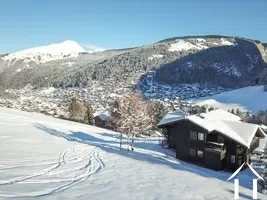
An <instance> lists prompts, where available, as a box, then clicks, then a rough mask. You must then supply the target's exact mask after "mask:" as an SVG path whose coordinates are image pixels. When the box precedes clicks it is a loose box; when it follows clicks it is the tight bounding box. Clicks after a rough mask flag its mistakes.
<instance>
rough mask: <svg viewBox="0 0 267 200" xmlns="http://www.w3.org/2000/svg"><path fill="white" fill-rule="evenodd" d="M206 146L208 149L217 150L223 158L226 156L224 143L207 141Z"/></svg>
mask: <svg viewBox="0 0 267 200" xmlns="http://www.w3.org/2000/svg"><path fill="white" fill-rule="evenodd" d="M205 148H206V150H210V151H213V152H217V153H218V154H220V158H221V160H222V159H223V158H224V157H225V154H226V148H225V145H224V144H223V143H217V142H212V141H207V142H206V146H205Z"/></svg>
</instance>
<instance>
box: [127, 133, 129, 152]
mask: <svg viewBox="0 0 267 200" xmlns="http://www.w3.org/2000/svg"><path fill="white" fill-rule="evenodd" d="M127 150H128V151H129V134H127Z"/></svg>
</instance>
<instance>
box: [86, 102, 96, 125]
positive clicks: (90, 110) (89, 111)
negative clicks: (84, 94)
mask: <svg viewBox="0 0 267 200" xmlns="http://www.w3.org/2000/svg"><path fill="white" fill-rule="evenodd" d="M93 119H94V116H93V108H92V106H91V104H89V103H87V105H86V112H85V116H84V121H85V122H86V123H88V124H90V125H92V124H93Z"/></svg>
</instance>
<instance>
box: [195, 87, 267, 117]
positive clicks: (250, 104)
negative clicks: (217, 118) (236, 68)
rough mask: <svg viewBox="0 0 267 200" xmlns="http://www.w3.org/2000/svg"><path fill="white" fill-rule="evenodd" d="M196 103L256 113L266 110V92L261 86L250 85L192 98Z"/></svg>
mask: <svg viewBox="0 0 267 200" xmlns="http://www.w3.org/2000/svg"><path fill="white" fill-rule="evenodd" d="M191 102H194V103H196V104H198V105H205V104H208V105H211V106H214V107H216V108H222V109H232V108H234V109H236V108H239V109H240V110H243V111H250V112H251V113H256V112H258V111H260V110H267V92H264V88H263V86H253V87H252V86H250V87H245V88H241V89H237V90H232V91H229V92H224V93H220V94H216V95H214V96H211V97H203V98H200V99H195V100H192V101H191Z"/></svg>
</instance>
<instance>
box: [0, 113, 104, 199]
mask: <svg viewBox="0 0 267 200" xmlns="http://www.w3.org/2000/svg"><path fill="white" fill-rule="evenodd" d="M14 121H19V123H18V124H20V125H27V124H29V123H33V122H38V121H35V120H32V119H30V118H27V117H19V116H16V117H14V116H11V115H5V114H3V113H1V114H0V125H1V124H3V125H11V124H12V125H16V124H14ZM12 122H13V123H12ZM18 132H20V131H18ZM9 139H10V140H14V141H16V140H17V141H20V140H21V138H15V137H12V136H1V137H0V141H1V140H2V141H3V140H7V141H8V140H9ZM25 141H26V142H27V140H25ZM29 141H30V140H29ZM9 154H10V156H13V155H14V154H12V153H7V155H9ZM101 154H102V152H100V151H99V148H98V147H95V146H89V145H85V144H80V145H77V144H76V145H74V146H73V147H71V148H67V149H65V150H63V151H61V152H60V153H59V155H58V156H56V155H54V156H50V157H47V156H40V157H37V158H34V159H29V158H27V157H26V156H24V157H20V158H18V159H16V160H12V161H9V160H5V157H3V158H1V159H2V160H1V161H2V163H3V164H4V165H0V174H12V173H14V171H12V170H15V174H20V176H17V177H15V178H9V179H4V180H3V179H2V180H1V179H0V197H2V198H3V197H4V198H30V197H40V196H46V195H51V194H53V193H56V192H62V191H64V190H67V189H69V188H71V187H73V186H75V185H78V184H80V183H82V182H84V181H86V180H87V179H88V178H89V177H90V176H91V175H93V174H95V173H97V172H98V171H100V170H101V169H103V168H104V167H105V165H104V163H103V161H102V160H101V158H100V155H101ZM6 158H8V157H6ZM36 167H38V168H41V169H38V170H36ZM25 170H26V172H25ZM21 174H25V175H21ZM53 183H56V184H57V185H56V186H55V185H53ZM18 184H30V187H31V185H32V187H34V186H35V185H36V184H48V187H45V189H43V190H39V191H38V189H37V190H34V192H24V193H19V192H17V193H16V192H12V193H11V192H9V191H10V189H9V190H6V189H5V186H8V187H12V186H14V188H15V187H16V186H18Z"/></svg>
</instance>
